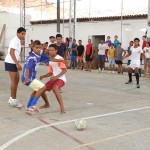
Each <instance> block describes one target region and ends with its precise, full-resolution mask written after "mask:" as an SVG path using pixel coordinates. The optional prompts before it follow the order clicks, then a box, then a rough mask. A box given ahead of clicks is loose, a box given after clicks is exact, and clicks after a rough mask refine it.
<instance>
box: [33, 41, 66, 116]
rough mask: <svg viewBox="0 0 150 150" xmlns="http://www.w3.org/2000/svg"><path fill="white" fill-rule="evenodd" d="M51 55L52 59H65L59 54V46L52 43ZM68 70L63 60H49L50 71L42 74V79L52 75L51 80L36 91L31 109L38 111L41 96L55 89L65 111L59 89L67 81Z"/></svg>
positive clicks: (62, 110)
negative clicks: (37, 105)
mask: <svg viewBox="0 0 150 150" xmlns="http://www.w3.org/2000/svg"><path fill="white" fill-rule="evenodd" d="M49 56H50V58H51V59H60V60H63V58H62V57H61V56H59V55H57V47H56V45H55V44H51V45H50V46H49ZM66 72H67V69H66V65H65V64H64V63H63V62H51V61H50V62H49V71H48V73H47V74H45V75H42V76H40V79H41V80H42V79H43V78H47V77H50V80H49V81H48V82H47V83H46V84H45V86H44V87H43V88H41V89H40V90H39V91H38V92H36V94H35V96H34V98H33V100H32V102H31V105H30V110H33V111H36V110H37V107H36V104H37V101H38V99H39V97H40V96H41V95H42V94H43V93H45V92H46V91H51V90H53V92H54V94H55V96H56V98H57V100H58V103H59V105H60V113H61V114H63V113H65V110H64V105H63V100H62V96H61V94H60V91H59V89H60V88H61V87H63V86H64V84H65V82H66V77H65V73H66Z"/></svg>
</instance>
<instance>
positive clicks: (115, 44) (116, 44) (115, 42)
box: [114, 40, 120, 48]
mask: <svg viewBox="0 0 150 150" xmlns="http://www.w3.org/2000/svg"><path fill="white" fill-rule="evenodd" d="M119 43H120V42H119V40H114V48H118V44H119Z"/></svg>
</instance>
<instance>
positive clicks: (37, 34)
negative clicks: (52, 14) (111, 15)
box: [0, 13, 147, 49]
mask: <svg viewBox="0 0 150 150" xmlns="http://www.w3.org/2000/svg"><path fill="white" fill-rule="evenodd" d="M30 19H31V17H30V16H26V29H27V33H26V46H28V44H29V43H30V40H31V39H33V40H36V39H39V40H40V41H41V42H42V43H44V42H46V41H48V42H49V36H50V35H56V34H57V32H56V24H40V25H31V24H30ZM0 20H1V21H0V30H1V28H2V26H3V24H6V32H5V36H4V38H3V42H2V43H3V45H0V46H1V47H2V46H4V47H8V45H9V41H10V40H11V39H12V38H13V37H14V36H15V35H16V30H17V28H18V27H19V26H20V15H17V14H12V13H0ZM123 24H124V25H123V30H122V33H123V39H122V45H123V47H124V48H125V49H126V48H127V46H128V43H129V41H130V40H133V39H134V38H135V37H138V38H140V39H142V36H143V35H144V34H145V33H144V30H143V29H144V28H146V26H147V20H146V19H139V20H124V21H123ZM66 26H68V24H65V27H66ZM141 30H142V31H141ZM62 31H63V29H62V24H61V33H62ZM64 35H65V37H67V36H68V35H69V29H68V28H65V34H64ZM90 35H105V36H106V37H107V36H108V35H110V36H111V38H112V40H113V37H114V35H118V36H119V39H120V35H121V23H120V21H103V22H83V23H77V25H76V39H77V40H78V39H82V40H83V44H84V45H85V44H86V43H87V39H88V37H89V36H90Z"/></svg>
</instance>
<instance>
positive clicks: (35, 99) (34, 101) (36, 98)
mask: <svg viewBox="0 0 150 150" xmlns="http://www.w3.org/2000/svg"><path fill="white" fill-rule="evenodd" d="M38 99H39V98H38V97H36V96H35V97H34V98H33V100H32V103H31V105H30V107H32V106H34V105H36V104H37V101H38Z"/></svg>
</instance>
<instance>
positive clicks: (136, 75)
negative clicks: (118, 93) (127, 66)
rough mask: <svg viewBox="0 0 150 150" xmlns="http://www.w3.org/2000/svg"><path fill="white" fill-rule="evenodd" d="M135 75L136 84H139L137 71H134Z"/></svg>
mask: <svg viewBox="0 0 150 150" xmlns="http://www.w3.org/2000/svg"><path fill="white" fill-rule="evenodd" d="M135 77H136V82H137V84H139V74H138V73H135Z"/></svg>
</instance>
